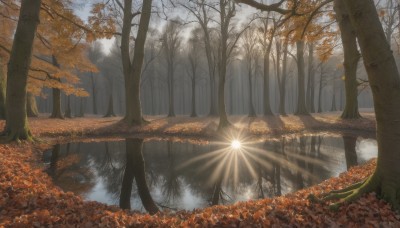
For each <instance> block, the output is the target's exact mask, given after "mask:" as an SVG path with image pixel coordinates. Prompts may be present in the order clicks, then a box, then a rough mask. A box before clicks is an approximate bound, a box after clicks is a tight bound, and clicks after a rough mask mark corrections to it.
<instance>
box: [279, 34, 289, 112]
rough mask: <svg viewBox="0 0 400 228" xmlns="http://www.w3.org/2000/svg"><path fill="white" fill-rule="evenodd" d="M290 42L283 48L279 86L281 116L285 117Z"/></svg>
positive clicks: (286, 42)
mask: <svg viewBox="0 0 400 228" xmlns="http://www.w3.org/2000/svg"><path fill="white" fill-rule="evenodd" d="M288 45H289V43H288V41H287V40H285V44H284V47H283V62H282V79H281V80H280V85H279V114H280V115H283V116H285V115H286V112H285V105H286V74H287V56H288Z"/></svg>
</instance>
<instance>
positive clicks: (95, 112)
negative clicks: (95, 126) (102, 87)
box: [90, 73, 97, 115]
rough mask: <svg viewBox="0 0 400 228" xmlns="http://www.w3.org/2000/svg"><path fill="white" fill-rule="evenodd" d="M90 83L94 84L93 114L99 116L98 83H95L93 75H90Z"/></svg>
mask: <svg viewBox="0 0 400 228" xmlns="http://www.w3.org/2000/svg"><path fill="white" fill-rule="evenodd" d="M90 81H91V82H92V98H93V114H95V115H97V103H96V100H97V99H96V83H95V81H94V76H93V73H90Z"/></svg>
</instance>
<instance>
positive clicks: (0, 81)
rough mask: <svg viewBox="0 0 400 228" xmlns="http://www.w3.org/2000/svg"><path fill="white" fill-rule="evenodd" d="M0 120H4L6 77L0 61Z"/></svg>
mask: <svg viewBox="0 0 400 228" xmlns="http://www.w3.org/2000/svg"><path fill="white" fill-rule="evenodd" d="M0 64H1V65H0V119H5V118H6V85H7V81H6V79H7V76H6V73H5V70H4V65H3V64H2V63H1V61H0Z"/></svg>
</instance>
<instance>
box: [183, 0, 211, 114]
mask: <svg viewBox="0 0 400 228" xmlns="http://www.w3.org/2000/svg"><path fill="white" fill-rule="evenodd" d="M180 5H181V6H182V7H184V8H186V9H187V10H189V12H190V13H191V14H192V15H193V16H194V17H195V18H196V19H197V22H198V23H199V25H200V27H201V28H202V29H203V33H204V47H205V52H206V57H207V64H208V75H209V79H210V113H209V115H210V116H216V115H218V108H217V102H216V101H217V99H216V79H217V77H216V75H217V72H216V68H217V58H216V55H215V54H214V52H215V49H217V48H216V47H215V45H213V42H212V36H211V35H212V28H210V23H211V22H212V18H211V16H210V14H211V12H210V9H211V8H213V7H211V6H210V5H208V4H207V2H206V0H196V1H185V3H182V4H180ZM213 49H214V52H213Z"/></svg>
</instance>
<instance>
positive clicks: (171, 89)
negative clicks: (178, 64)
mask: <svg viewBox="0 0 400 228" xmlns="http://www.w3.org/2000/svg"><path fill="white" fill-rule="evenodd" d="M173 68H174V66H172V63H171V64H168V93H169V94H168V98H169V106H168V110H169V111H168V117H174V116H175V103H174V69H173Z"/></svg>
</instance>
